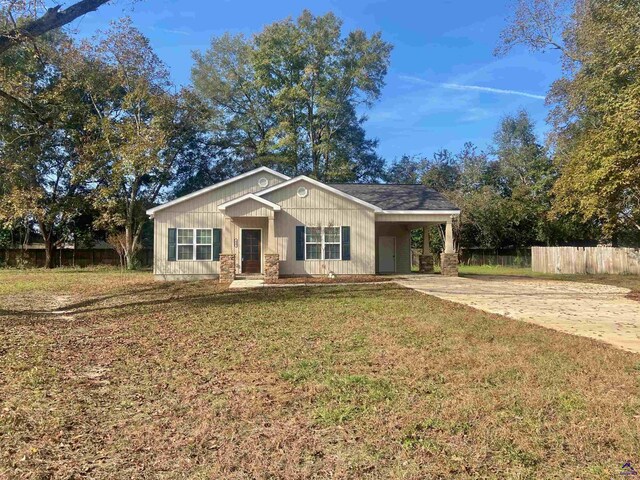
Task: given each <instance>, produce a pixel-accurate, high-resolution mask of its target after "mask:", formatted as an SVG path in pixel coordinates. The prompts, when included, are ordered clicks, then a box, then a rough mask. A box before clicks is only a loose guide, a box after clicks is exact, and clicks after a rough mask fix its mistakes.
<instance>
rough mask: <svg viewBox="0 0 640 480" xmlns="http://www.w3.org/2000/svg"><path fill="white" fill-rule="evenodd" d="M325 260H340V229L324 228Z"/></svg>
mask: <svg viewBox="0 0 640 480" xmlns="http://www.w3.org/2000/svg"><path fill="white" fill-rule="evenodd" d="M323 233H324V259H325V260H340V227H324V231H323Z"/></svg>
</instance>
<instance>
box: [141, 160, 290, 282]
mask: <svg viewBox="0 0 640 480" xmlns="http://www.w3.org/2000/svg"><path fill="white" fill-rule="evenodd" d="M260 177H266V178H268V179H269V187H270V186H273V185H275V184H276V183H281V182H282V181H283V179H282V178H280V177H277V176H275V175H271V174H270V173H268V172H258V173H256V174H255V175H250V176H249V177H246V178H243V179H240V180H238V181H237V182H232V183H230V184H228V185H225V186H223V187H220V188H218V189H216V190H212V191H211V192H207V193H205V194H203V195H200V196H197V197H194V198H192V199H189V200H187V201H184V202H181V203H178V204H176V205H173V206H171V207H168V208H166V209H164V210H160V211H159V212H157V213H156V214H155V215H154V219H153V245H154V263H153V272H154V273H155V274H156V275H157V276H158V278H161V277H164V278H180V277H184V278H190V277H195V278H205V277H213V276H216V275H218V273H219V268H220V262H219V261H217V260H213V261H208V262H207V261H201V260H200V261H197V260H181V261H176V262H171V261H168V260H167V253H166V252H167V250H168V248H169V245H168V230H169V228H177V229H182V228H185V229H189V228H190V229H194V228H202V227H206V228H219V229H221V230H223V229H224V215H223V214H222V212H220V211H218V205H220V204H222V203H225V202H228V201H229V200H232V199H234V198H237V197H240V196H242V195H246V194H247V193H256V192H258V191H260V190H264V189H263V188H260V186H259V185H258V179H259V178H260ZM269 187H267V188H269ZM255 220H259V221H262V219H261V218H256V219H255ZM264 235H266V232H265V233H264ZM223 236H224V230H223ZM234 238H236V237H235V236H234ZM223 242H224V240H223ZM222 253H236V254H238V252H235V251H234V252H222Z"/></svg>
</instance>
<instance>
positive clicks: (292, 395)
mask: <svg viewBox="0 0 640 480" xmlns="http://www.w3.org/2000/svg"><path fill="white" fill-rule="evenodd" d="M639 375H640V357H639V356H637V355H634V354H631V353H626V352H623V351H620V350H617V349H615V348H612V347H609V346H606V345H605V344H602V343H599V342H595V341H591V340H589V339H586V338H581V337H576V336H572V335H565V334H562V333H559V332H555V331H551V330H547V329H544V328H540V327H537V326H535V325H532V324H528V323H524V322H517V321H513V320H509V319H506V318H503V317H500V316H497V315H491V314H487V313H482V312H479V311H476V310H473V309H471V308H468V307H465V306H462V305H457V304H452V303H448V302H445V301H441V300H438V299H436V298H433V297H429V296H426V295H421V294H418V293H415V292H413V291H410V290H406V289H403V288H401V287H399V286H398V285H396V284H391V283H384V284H369V285H362V286H339V285H337V286H315V287H314V286H310V287H295V288H272V289H269V288H265V289H258V290H253V291H228V290H226V289H225V288H224V287H222V286H219V285H217V284H216V283H214V282H210V281H202V282H184V283H157V282H154V281H153V280H152V278H151V275H150V274H149V273H135V274H120V273H118V272H114V271H90V270H89V271H54V272H46V271H27V272H25V271H10V270H4V271H0V478H55V479H58V478H60V479H62V478H65V479H66V478H81V477H82V478H84V477H86V478H94V479H120V478H122V479H125V478H126V479H129V478H238V479H240V478H314V477H315V478H327V477H331V478H448V477H453V476H455V477H462V478H466V477H482V478H552V477H553V478H583V479H584V478H605V477H606V478H610V477H617V476H618V475H619V473H620V469H621V466H622V464H623V463H624V462H625V461H627V460H630V461H631V463H632V464H633V465H634V466H635V467H636V469H638V466H639V465H640V395H639V391H638V386H639Z"/></svg>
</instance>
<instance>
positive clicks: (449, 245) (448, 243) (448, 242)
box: [444, 220, 454, 253]
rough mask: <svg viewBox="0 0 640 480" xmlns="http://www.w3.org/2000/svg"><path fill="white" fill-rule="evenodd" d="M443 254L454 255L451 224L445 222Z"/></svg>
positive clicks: (450, 222)
mask: <svg viewBox="0 0 640 480" xmlns="http://www.w3.org/2000/svg"><path fill="white" fill-rule="evenodd" d="M444 238H445V240H444V253H454V250H453V222H452V221H451V220H449V221H447V226H446V228H445V232H444Z"/></svg>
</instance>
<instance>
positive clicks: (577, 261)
mask: <svg viewBox="0 0 640 480" xmlns="http://www.w3.org/2000/svg"><path fill="white" fill-rule="evenodd" d="M531 260H532V261H531V269H532V270H533V271H534V272H541V273H560V274H572V273H578V274H580V273H612V274H631V275H640V250H639V249H637V248H618V247H532V248H531Z"/></svg>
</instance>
